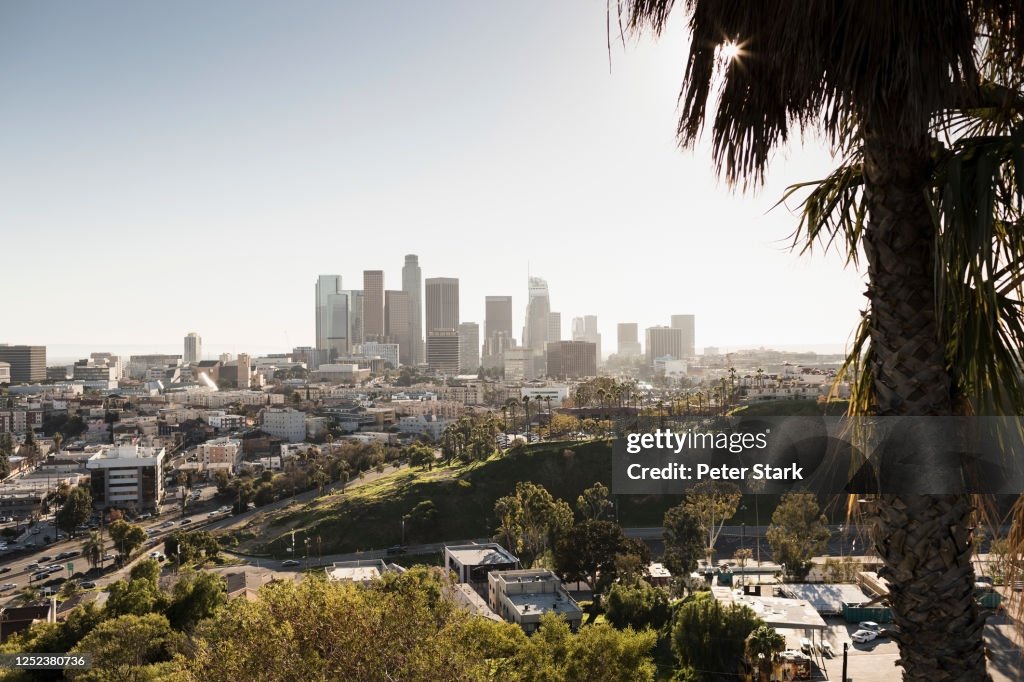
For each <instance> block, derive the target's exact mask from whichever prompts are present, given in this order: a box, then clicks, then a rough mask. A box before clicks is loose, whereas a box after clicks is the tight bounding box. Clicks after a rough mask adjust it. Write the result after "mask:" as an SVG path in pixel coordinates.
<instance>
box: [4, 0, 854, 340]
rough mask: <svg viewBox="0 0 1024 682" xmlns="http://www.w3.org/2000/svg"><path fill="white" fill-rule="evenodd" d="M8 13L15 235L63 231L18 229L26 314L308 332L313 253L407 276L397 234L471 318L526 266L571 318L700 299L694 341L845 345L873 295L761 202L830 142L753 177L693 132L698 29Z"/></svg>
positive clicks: (473, 20) (75, 328)
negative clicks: (731, 177)
mask: <svg viewBox="0 0 1024 682" xmlns="http://www.w3.org/2000/svg"><path fill="white" fill-rule="evenodd" d="M0 15H2V21H0V85H2V92H3V94H2V95H0V97H2V98H3V107H2V109H0V111H2V112H3V113H2V114H0V121H2V125H0V149H2V150H3V153H4V156H5V158H6V159H7V160H8V163H6V164H4V167H3V169H0V187H2V189H0V198H2V206H3V208H2V209H0V221H2V222H3V223H4V225H5V226H6V228H7V229H5V230H4V232H5V247H4V251H5V252H6V253H8V254H19V253H45V256H46V258H45V267H43V268H42V269H40V265H39V263H37V262H35V261H34V260H32V259H28V258H17V257H15V258H9V259H7V262H6V264H5V270H4V276H3V284H4V286H5V287H17V288H18V291H19V296H17V297H13V298H12V300H10V301H9V306H10V307H9V310H8V313H9V315H8V319H9V320H11V321H12V322H13V321H16V326H15V327H14V328H10V329H7V330H6V331H7V332H8V333H6V334H4V340H7V341H9V342H11V343H30V344H47V345H49V346H50V347H51V349H52V350H51V355H52V356H54V357H58V356H61V355H65V354H63V353H61V352H60V349H59V347H60V346H61V345H65V346H68V345H73V346H75V348H73V349H72V348H69V349H68V351H67V352H66V355H67V357H75V356H81V355H82V349H80V348H79V347H80V346H82V345H85V346H90V347H94V349H97V350H99V349H106V348H107V347H109V346H111V345H122V346H125V345H127V346H128V347H129V348H141V347H144V346H145V347H151V346H154V345H156V346H161V347H168V348H171V347H178V346H179V345H180V338H181V336H182V335H183V334H184V333H185V332H186V331H189V330H197V331H199V332H201V333H202V335H203V337H204V339H205V341H206V345H207V348H209V349H224V350H235V351H241V350H246V349H249V350H252V349H261V348H266V349H271V348H279V349H289V348H291V347H294V346H299V345H310V344H312V343H313V340H314V339H313V334H314V320H313V308H312V287H313V285H314V283H315V281H316V277H317V276H318V275H319V274H323V273H337V274H341V275H342V276H343V278H344V279H345V282H346V285H351V286H353V287H354V286H357V285H358V282H359V280H360V278H361V273H362V271H363V270H364V269H381V270H384V273H385V285H386V286H387V287H388V288H398V287H399V285H400V269H401V267H402V258H403V254H405V253H416V254H419V257H420V264H421V266H422V268H423V276H424V277H438V276H443V277H458V278H459V279H460V286H461V307H462V314H461V318H462V319H463V320H466V321H477V322H480V323H481V324H482V323H483V318H484V310H483V308H484V297H485V296H487V295H511V296H512V297H513V314H514V319H513V328H514V329H516V330H518V329H520V328H521V326H522V324H523V313H524V311H525V307H526V302H527V301H526V282H527V275H528V273H530V274H534V275H538V276H541V277H544V278H545V279H546V280H547V281H548V283H549V286H550V292H551V306H552V310H557V311H560V312H561V313H562V319H563V331H564V333H565V335H566V336H568V334H569V328H568V325H569V321H570V320H571V319H572V318H573V317H575V316H582V315H585V314H596V315H597V316H598V319H599V323H600V331H601V333H602V334H603V335H604V336H605V338H609V339H610V338H613V337H614V333H615V324H616V323H617V322H625V321H630V322H632V321H635V322H638V323H639V325H640V328H641V329H643V328H644V327H647V326H652V325H657V324H668V316H669V315H671V314H674V313H692V314H695V315H696V316H697V319H698V321H699V322H698V330H697V344H698V347H703V346H706V345H715V346H720V347H738V346H759V345H776V346H780V347H792V348H797V347H800V348H809V349H810V348H818V349H829V350H840V349H841V348H842V346H843V344H844V343H845V342H846V340H847V338H848V335H849V333H850V332H851V331H852V330H853V328H854V326H855V325H856V323H857V319H858V311H859V309H860V308H861V307H862V301H863V297H862V291H863V284H862V281H861V277H860V275H859V274H858V273H856V272H853V271H850V270H843V269H842V267H841V266H842V264H841V261H840V259H839V258H838V257H833V256H828V257H825V256H820V255H817V254H816V255H815V256H813V257H810V258H809V257H802V258H798V257H797V256H796V255H795V254H793V253H791V252H789V251H788V249H787V246H788V236H789V235H790V234H791V232H792V231H793V229H794V227H795V225H796V218H795V216H794V215H793V214H791V213H790V212H789V211H787V210H786V209H785V208H784V207H779V208H776V209H775V210H770V209H771V208H772V206H773V205H774V204H775V203H776V201H777V200H778V198H779V197H780V195H781V193H782V191H783V190H784V188H785V186H786V185H787V184H789V183H791V182H797V181H801V180H806V179H813V178H817V177H820V176H821V175H822V174H823V173H824V171H825V170H827V169H828V168H829V167H830V165H831V160H830V159H829V158H828V154H827V153H825V152H824V151H822V150H821V148H820V147H821V145H819V144H816V141H813V140H812V141H811V142H812V143H811V144H808V145H807V147H800V146H795V147H792V148H791V149H790V150H789V151H788V152H787V153H785V154H783V155H781V156H780V158H778V159H777V160H776V162H775V165H774V167H773V171H772V173H771V174H770V177H771V179H772V181H771V183H770V184H769V185H768V186H766V187H765V188H764V189H762V190H761V191H760V192H758V193H756V194H755V195H740V194H738V193H734V192H733V191H731V190H730V189H729V188H727V187H725V186H724V185H723V184H721V183H720V182H719V181H718V180H716V179H715V177H714V175H713V173H712V169H711V167H710V164H709V161H708V158H709V154H708V149H707V147H706V146H702V147H701V148H698V149H697V150H695V151H694V152H690V153H682V152H680V151H678V150H677V149H675V147H674V145H673V142H672V141H673V136H674V131H675V118H676V113H677V112H676V102H675V93H676V92H677V86H678V79H679V77H680V74H681V71H682V62H683V58H684V55H685V50H686V48H687V45H686V43H685V41H684V40H682V39H681V33H674V34H670V35H669V36H667V37H666V39H664V40H662V41H660V42H658V43H656V44H655V43H654V42H653V41H651V40H647V39H645V40H641V41H635V40H628V41H627V42H626V44H625V45H623V44H622V42H621V41H620V40H619V39H618V38H617V35H613V38H614V39H613V41H612V45H611V50H610V53H609V48H608V42H607V34H606V27H605V20H606V17H605V8H604V7H603V6H600V5H593V4H592V3H585V2H576V1H574V2H566V3H557V4H556V5H554V6H551V5H548V4H541V3H516V4H505V5H502V6H477V5H473V4H469V3H466V4H457V3H456V4H446V5H444V6H440V7H430V8H427V7H403V8H402V11H401V12H398V11H397V8H386V7H363V6H360V7H355V8H353V7H342V6H338V5H336V4H335V3H326V2H304V3H300V4H299V5H288V6H287V7H286V6H284V5H270V4H255V5H254V4H251V3H244V4H243V3H232V2H226V3H219V4H217V5H215V6H210V5H207V4H204V3H194V2H189V3H181V4H178V5H175V6H173V7H171V6H163V7H157V6H138V5H127V4H123V3H115V2H96V3H89V5H88V6H72V7H66V8H64V9H63V10H62V11H61V12H60V13H59V15H58V16H53V15H52V13H50V12H49V11H48V10H46V9H44V8H43V7H40V6H38V5H34V4H24V5H8V6H6V7H5V8H4V9H3V10H0ZM613 34H615V32H614V30H613ZM44 235H45V243H41V241H40V239H41V236H44ZM72 302H74V303H76V305H71V303H72ZM84 302H88V303H89V304H88V305H83V304H82V303H84ZM100 311H102V312H101V313H100ZM516 333H517V334H518V331H517V332H516Z"/></svg>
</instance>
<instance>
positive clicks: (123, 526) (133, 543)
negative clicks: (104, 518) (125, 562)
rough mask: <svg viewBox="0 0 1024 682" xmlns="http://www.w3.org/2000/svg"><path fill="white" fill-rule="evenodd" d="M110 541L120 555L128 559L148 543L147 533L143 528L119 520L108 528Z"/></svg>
mask: <svg viewBox="0 0 1024 682" xmlns="http://www.w3.org/2000/svg"><path fill="white" fill-rule="evenodd" d="M107 531H108V532H109V533H110V539H111V540H112V541H113V543H114V548H115V549H116V550H117V552H118V554H120V555H121V556H122V557H124V558H127V557H128V556H130V555H131V553H132V552H134V551H135V550H136V549H138V548H139V547H141V546H142V543H144V542H145V541H146V531H145V529H143V528H142V526H138V525H136V524H134V523H128V522H127V521H125V520H124V519H118V520H116V521H114V522H113V523H111V524H110V526H108V528H107Z"/></svg>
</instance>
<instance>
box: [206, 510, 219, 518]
mask: <svg viewBox="0 0 1024 682" xmlns="http://www.w3.org/2000/svg"><path fill="white" fill-rule="evenodd" d="M220 514H221V513H220V512H219V511H212V512H210V513H209V514H207V515H206V517H207V518H213V517H214V516H220Z"/></svg>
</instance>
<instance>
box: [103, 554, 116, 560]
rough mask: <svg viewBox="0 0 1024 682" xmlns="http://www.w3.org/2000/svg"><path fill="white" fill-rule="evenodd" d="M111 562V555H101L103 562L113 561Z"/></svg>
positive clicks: (112, 558) (112, 556)
mask: <svg viewBox="0 0 1024 682" xmlns="http://www.w3.org/2000/svg"><path fill="white" fill-rule="evenodd" d="M113 560H114V555H113V554H104V555H103V561H113Z"/></svg>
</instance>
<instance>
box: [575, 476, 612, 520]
mask: <svg viewBox="0 0 1024 682" xmlns="http://www.w3.org/2000/svg"><path fill="white" fill-rule="evenodd" d="M611 509H612V501H611V500H609V499H608V488H607V487H605V486H604V485H603V484H601V483H600V482H598V483H595V484H594V485H592V486H590V487H589V488H587V489H586V490H584V491H583V492H582V493H581V494H580V496H579V497H577V498H576V511H578V512H579V514H580V517H581V518H582V519H583V520H584V521H596V520H598V519H601V518H603V517H604V516H605V514H607V513H608V512H609V511H610V510H611Z"/></svg>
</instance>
